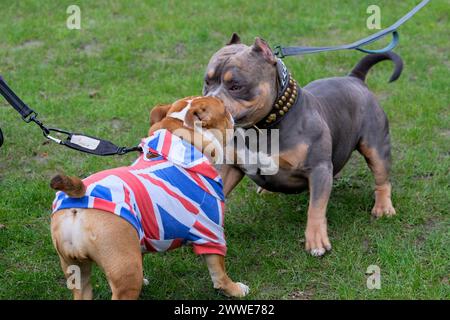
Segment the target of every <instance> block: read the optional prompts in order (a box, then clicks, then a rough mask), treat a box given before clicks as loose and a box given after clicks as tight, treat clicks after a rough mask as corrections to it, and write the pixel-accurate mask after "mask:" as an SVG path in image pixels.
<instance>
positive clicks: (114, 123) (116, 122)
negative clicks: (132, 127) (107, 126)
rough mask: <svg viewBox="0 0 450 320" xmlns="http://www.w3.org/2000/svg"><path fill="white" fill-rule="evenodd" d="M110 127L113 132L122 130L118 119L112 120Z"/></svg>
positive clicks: (120, 121) (121, 124)
mask: <svg viewBox="0 0 450 320" xmlns="http://www.w3.org/2000/svg"><path fill="white" fill-rule="evenodd" d="M111 127H112V128H113V129H114V130H120V129H122V128H123V121H122V120H120V119H119V118H112V120H111Z"/></svg>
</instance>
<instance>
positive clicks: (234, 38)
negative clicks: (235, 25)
mask: <svg viewBox="0 0 450 320" xmlns="http://www.w3.org/2000/svg"><path fill="white" fill-rule="evenodd" d="M239 43H241V38H240V37H239V35H238V34H237V33H236V32H233V35H232V36H231V39H230V41H228V43H227V46H229V45H232V44H239Z"/></svg>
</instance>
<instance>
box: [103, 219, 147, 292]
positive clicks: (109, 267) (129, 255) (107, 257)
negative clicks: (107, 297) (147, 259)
mask: <svg viewBox="0 0 450 320" xmlns="http://www.w3.org/2000/svg"><path fill="white" fill-rule="evenodd" d="M126 223H128V222H126ZM130 229H131V228H130ZM131 231H132V232H134V234H124V233H120V235H121V236H120V237H118V239H117V241H116V240H113V239H110V241H111V242H113V246H112V247H111V248H112V249H113V250H111V251H109V252H101V253H100V256H99V257H98V258H97V259H96V261H97V263H98V264H99V266H100V267H101V268H102V269H103V270H104V272H105V275H106V278H107V279H108V283H109V286H110V287H111V291H112V299H113V300H136V299H138V298H139V294H140V293H141V289H142V285H143V284H144V273H143V263H142V253H141V250H140V247H139V242H138V241H136V238H137V237H136V232H135V230H134V229H132V230H131Z"/></svg>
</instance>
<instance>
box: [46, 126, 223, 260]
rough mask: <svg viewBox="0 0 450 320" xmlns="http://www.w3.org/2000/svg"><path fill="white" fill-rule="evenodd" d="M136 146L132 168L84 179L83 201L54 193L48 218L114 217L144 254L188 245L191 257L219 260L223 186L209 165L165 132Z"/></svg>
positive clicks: (102, 173) (196, 151)
mask: <svg viewBox="0 0 450 320" xmlns="http://www.w3.org/2000/svg"><path fill="white" fill-rule="evenodd" d="M141 146H142V148H143V154H142V155H141V156H140V157H139V158H138V159H137V160H136V161H135V162H134V163H133V164H132V165H131V166H129V167H121V168H115V169H110V170H105V171H101V172H98V173H96V174H94V175H92V176H90V177H88V178H86V179H84V180H83V182H84V184H85V186H86V194H85V196H83V197H81V198H71V197H69V196H68V195H67V194H65V193H64V192H62V191H59V192H57V193H56V198H55V200H54V202H53V213H54V212H56V211H58V210H61V209H67V208H89V209H98V210H103V211H106V212H110V213H113V214H116V215H118V216H120V217H121V218H123V219H125V220H126V221H128V222H129V223H130V224H131V225H132V226H133V227H134V228H135V229H136V231H137V233H138V236H139V239H140V243H141V248H142V251H143V252H148V251H159V252H161V251H166V250H171V249H174V248H177V247H179V246H181V245H183V244H192V246H193V248H194V252H195V253H196V254H219V255H223V256H224V255H225V254H226V249H227V248H226V242H225V237H224V230H223V222H224V195H223V192H222V188H223V186H222V180H221V178H220V175H219V174H218V173H217V171H216V170H215V168H214V167H213V166H212V164H211V163H210V161H209V160H208V159H207V158H206V157H205V156H204V155H203V154H202V153H201V152H200V151H199V150H198V149H196V148H195V147H194V146H193V145H191V144H189V143H187V142H186V141H184V140H182V139H181V138H179V137H177V136H175V135H173V134H172V133H170V132H169V131H168V130H165V129H161V130H158V131H155V132H154V133H153V134H152V135H151V136H150V137H148V138H146V139H145V140H143V142H142V143H141ZM149 154H154V155H156V157H153V158H149V157H148V155H149Z"/></svg>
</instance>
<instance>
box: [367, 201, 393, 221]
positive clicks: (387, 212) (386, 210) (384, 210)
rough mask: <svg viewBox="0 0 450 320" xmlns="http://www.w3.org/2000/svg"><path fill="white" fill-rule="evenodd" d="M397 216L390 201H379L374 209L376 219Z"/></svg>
mask: <svg viewBox="0 0 450 320" xmlns="http://www.w3.org/2000/svg"><path fill="white" fill-rule="evenodd" d="M394 214H395V209H394V207H393V206H392V202H391V200H390V199H389V201H377V202H375V205H374V206H373V209H372V216H374V217H375V218H381V217H382V216H387V217H391V216H393V215H394Z"/></svg>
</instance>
